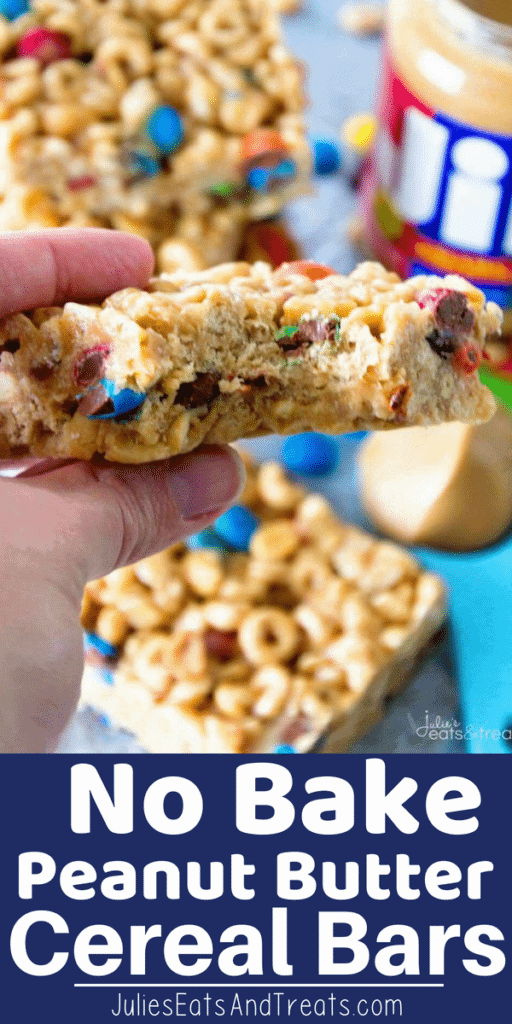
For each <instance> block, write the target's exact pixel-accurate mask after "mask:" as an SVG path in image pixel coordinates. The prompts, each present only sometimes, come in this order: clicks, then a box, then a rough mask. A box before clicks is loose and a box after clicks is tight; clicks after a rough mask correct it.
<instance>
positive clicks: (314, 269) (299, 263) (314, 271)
mask: <svg viewBox="0 0 512 1024" xmlns="http://www.w3.org/2000/svg"><path fill="white" fill-rule="evenodd" d="M283 269H285V270H286V272H287V273H288V274H302V276H303V277H309V280H310V281H321V279H322V278H323V277H330V276H331V274H336V273H337V271H336V270H331V268H330V267H326V266H325V264H323V263H315V262H314V261H313V260H295V262H294V263H283Z"/></svg>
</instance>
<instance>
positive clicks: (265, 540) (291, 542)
mask: <svg viewBox="0 0 512 1024" xmlns="http://www.w3.org/2000/svg"><path fill="white" fill-rule="evenodd" d="M298 546H299V533H298V530H297V528H296V527H295V526H294V525H293V523H292V522H291V520H289V519H275V520H273V521H271V522H270V523H264V524H263V525H262V526H260V527H259V528H258V529H257V530H255V531H254V533H253V535H252V537H251V541H250V551H251V555H254V556H255V558H260V559H262V560H263V561H270V562H275V561H278V562H279V561H281V559H285V558H289V557H290V555H293V554H294V552H295V551H296V550H297V548H298Z"/></svg>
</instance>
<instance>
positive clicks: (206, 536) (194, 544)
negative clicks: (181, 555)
mask: <svg viewBox="0 0 512 1024" xmlns="http://www.w3.org/2000/svg"><path fill="white" fill-rule="evenodd" d="M185 543H186V545H187V547H188V548H189V550H190V551H198V550H202V549H204V548H216V549H217V550H218V551H227V550H228V546H227V544H225V543H224V541H223V540H222V537H219V536H218V534H217V533H215V530H213V529H212V527H211V526H207V527H206V530H201V532H200V533H194V534H192V536H191V537H187V539H186V541H185Z"/></svg>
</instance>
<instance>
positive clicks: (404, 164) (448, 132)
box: [362, 0, 512, 332]
mask: <svg viewBox="0 0 512 1024" xmlns="http://www.w3.org/2000/svg"><path fill="white" fill-rule="evenodd" d="M478 11H480V12H485V15H491V16H492V18H494V19H495V20H491V18H490V17H488V16H487V17H486V16H484V14H482V13H478ZM362 196H363V213H364V219H365V226H366V233H367V240H368V243H369V245H370V248H371V250H372V251H373V252H374V254H375V256H376V257H377V258H378V259H380V260H381V261H382V262H384V263H385V264H387V265H388V266H390V267H391V268H392V269H394V270H396V271H397V272H398V273H399V274H400V275H401V276H404V277H405V276H408V275H410V274H415V273H439V274H447V273H458V274H461V275H462V276H463V277H466V278H468V279H469V280H471V281H473V282H474V283H475V284H476V285H477V286H478V287H480V288H482V289H483V291H484V292H485V293H486V295H487V297H488V298H489V299H493V300H494V301H495V302H498V303H499V305H500V306H502V308H503V310H504V313H505V325H504V326H505V331H506V332H511V331H512V4H511V2H510V0H468V2H467V3H462V2H459V0H391V2H390V5H389V17H388V31H387V41H386V46H385V51H384V61H383V75H382V92H381V100H380V106H379V131H378V135H377V142H376V145H375V149H374V153H373V155H372V158H371V160H370V163H369V166H368V170H367V173H366V174H365V177H364V180H363V184H362Z"/></svg>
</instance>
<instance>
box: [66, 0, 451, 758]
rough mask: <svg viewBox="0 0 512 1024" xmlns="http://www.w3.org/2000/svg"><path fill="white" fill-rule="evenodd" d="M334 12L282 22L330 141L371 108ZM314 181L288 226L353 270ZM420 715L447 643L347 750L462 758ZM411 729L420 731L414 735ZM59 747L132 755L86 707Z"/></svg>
mask: <svg viewBox="0 0 512 1024" xmlns="http://www.w3.org/2000/svg"><path fill="white" fill-rule="evenodd" d="M338 7H339V3H336V0H322V2H321V3H308V4H305V5H304V7H303V9H302V11H301V13H300V14H298V15H295V16H289V17H287V18H286V19H284V24H285V30H286V35H287V38H288V42H289V44H290V48H291V49H292V51H293V52H294V53H295V54H296V56H297V57H298V58H299V59H300V60H302V61H304V63H305V64H306V65H307V66H308V67H309V69H310V74H309V80H308V93H309V96H310V97H311V103H310V107H309V109H308V114H307V117H308V126H309V129H310V131H311V132H312V133H314V134H316V135H320V136H323V137H326V138H331V139H334V140H336V139H337V137H338V133H339V128H340V125H341V124H342V122H343V121H344V119H345V118H346V117H347V116H349V115H350V114H353V113H357V112H359V111H362V110H371V109H372V107H373V98H374V94H375V82H376V76H377V69H378V52H379V44H378V42H377V41H375V40H368V39H364V40H361V39H355V38H352V37H350V36H347V35H344V34H343V33H342V32H341V31H340V29H339V27H338V23H337V19H336V12H337V10H338ZM315 184H316V194H315V195H314V197H312V198H308V199H304V200H300V201H299V202H296V203H294V204H293V206H292V207H291V208H290V210H289V214H288V221H289V224H290V225H291V227H292V229H293V233H294V235H295V236H296V237H297V239H298V240H299V241H300V243H301V245H302V248H303V251H304V253H305V254H306V255H308V256H310V257H311V258H314V259H316V260H319V261H321V262H323V263H326V264H327V265H329V266H332V267H333V268H335V269H336V270H339V271H341V272H343V273H346V272H347V271H349V270H350V269H351V268H352V267H353V265H354V254H353V251H352V250H351V248H350V246H349V245H348V243H347V241H346V238H345V225H346V222H347V220H348V219H349V218H350V217H351V216H352V215H353V213H354V209H355V196H354V193H353V192H352V191H351V189H350V188H349V187H348V185H347V184H346V183H345V182H344V180H343V178H342V176H341V175H337V176H335V177H333V178H327V179H326V178H324V179H317V180H316V183H315ZM281 446H282V440H281V439H278V438H268V439H264V440H258V441H252V442H247V447H248V448H249V449H250V450H252V451H253V452H254V453H255V455H257V457H258V458H259V459H262V458H268V457H275V456H276V455H278V454H279V452H280V450H281ZM340 447H341V455H342V457H341V463H340V467H339V470H338V472H337V473H336V474H335V475H334V476H333V477H331V478H329V479H327V480H326V481H323V482H315V484H314V486H315V489H318V490H321V491H323V493H324V494H325V495H326V496H327V497H328V498H329V499H330V500H331V501H332V503H333V505H334V507H335V508H336V509H337V510H338V511H339V512H340V513H341V514H342V515H343V517H344V518H346V519H348V520H350V521H352V522H356V523H359V524H361V525H366V524H365V522H364V516H363V514H362V512H361V509H360V507H359V504H358V500H357V486H356V480H355V474H354V445H353V444H351V443H350V442H340ZM310 486H311V483H310ZM425 714H428V716H429V719H430V721H431V722H436V720H437V719H439V720H440V721H441V722H443V723H445V722H447V723H450V724H451V723H453V722H454V721H457V722H458V721H459V715H458V710H457V691H456V687H455V684H454V682H453V679H452V673H451V666H450V657H449V647H448V642H447V641H445V642H444V643H443V644H441V647H440V649H439V650H438V651H436V654H435V656H434V657H431V658H430V660H429V661H428V662H427V663H426V664H425V665H424V666H423V668H422V669H421V670H420V671H419V672H418V673H417V675H416V677H415V679H414V680H413V681H412V683H411V685H410V686H409V688H408V689H407V691H406V692H405V693H404V694H402V696H401V697H399V698H397V699H395V700H394V701H392V702H391V704H390V705H389V707H388V709H387V714H386V717H385V719H384V720H383V722H382V723H381V724H380V725H379V726H377V727H376V728H375V729H374V730H373V731H372V732H371V733H370V734H369V736H368V737H366V738H365V739H364V740H362V741H361V742H359V743H358V744H357V745H356V746H354V747H353V748H352V749H353V751H354V752H359V753H363V752H364V753H386V752H397V753H424V752H429V753H462V752H463V746H462V743H460V742H457V741H456V740H453V741H449V740H437V741H435V740H429V739H423V738H422V737H423V732H424V731H425V730H424V729H422V726H423V724H424V722H425ZM450 724H448V726H447V728H448V730H449V728H450ZM416 729H419V730H420V734H419V736H418V735H417V734H416ZM59 750H60V752H66V753H70V752H84V753H86V752H93V751H97V752H107V751H108V752H112V753H114V752H115V753H121V752H128V751H130V750H131V751H133V752H136V751H139V750H140V747H138V746H137V745H136V744H135V743H134V741H133V740H132V739H131V737H130V736H129V735H128V734H126V733H120V732H113V730H111V729H108V728H106V727H105V726H104V725H103V724H102V723H101V721H99V719H98V716H97V715H95V714H94V713H93V712H91V711H89V710H86V711H82V712H80V713H79V714H78V715H77V716H76V718H75V720H74V721H73V722H72V724H71V726H70V727H69V729H68V731H67V733H66V735H65V736H64V737H63V739H62V741H61V745H60V748H59Z"/></svg>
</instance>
